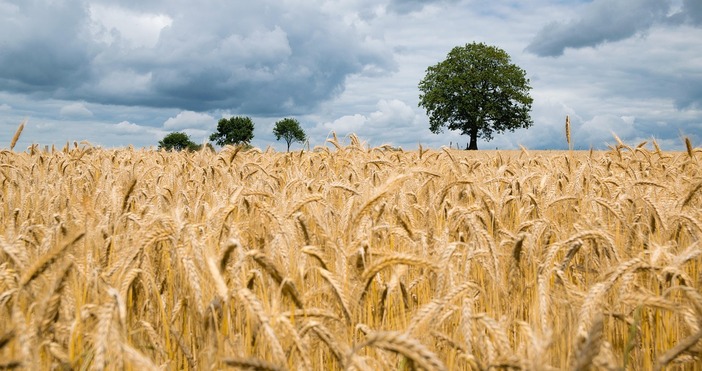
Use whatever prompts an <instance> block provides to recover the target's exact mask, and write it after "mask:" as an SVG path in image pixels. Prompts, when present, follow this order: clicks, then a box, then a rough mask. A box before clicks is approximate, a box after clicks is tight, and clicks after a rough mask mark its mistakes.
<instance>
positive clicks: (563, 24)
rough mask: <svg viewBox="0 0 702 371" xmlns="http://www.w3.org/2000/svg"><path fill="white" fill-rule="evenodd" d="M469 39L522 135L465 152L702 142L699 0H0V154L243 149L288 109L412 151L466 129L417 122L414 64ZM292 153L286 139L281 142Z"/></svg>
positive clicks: (463, 140)
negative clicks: (209, 146)
mask: <svg viewBox="0 0 702 371" xmlns="http://www.w3.org/2000/svg"><path fill="white" fill-rule="evenodd" d="M472 42H483V43H486V44H489V45H494V46H497V47H499V48H501V49H503V50H505V51H506V52H507V53H508V54H509V55H510V56H511V61H512V62H513V63H514V64H516V65H518V66H520V67H521V68H522V69H524V70H525V71H526V73H527V77H528V78H529V79H530V84H531V87H532V90H531V96H532V98H533V99H534V102H533V105H532V112H531V116H532V119H533V121H534V124H533V126H532V127H531V128H529V129H519V130H517V131H515V132H507V133H505V134H497V135H495V137H494V139H493V140H492V141H490V142H485V141H479V142H478V146H479V148H481V149H495V148H498V149H518V148H520V146H524V147H525V148H527V149H564V148H567V143H566V140H565V134H564V132H565V129H564V126H565V125H564V123H565V117H566V115H568V116H570V121H571V138H572V141H573V145H574V147H575V148H576V149H589V148H595V149H606V148H607V146H608V145H612V144H614V143H616V141H615V139H614V136H613V134H612V133H615V134H616V135H617V136H618V137H619V138H621V139H622V140H623V141H624V142H626V143H629V144H632V145H633V144H638V143H640V142H643V141H649V143H650V142H651V141H652V140H653V139H655V140H656V141H657V142H658V144H659V145H660V146H661V147H662V148H663V149H668V150H676V149H681V148H684V142H683V140H682V138H683V137H689V138H690V139H691V140H692V143H693V145H695V146H700V145H702V1H700V0H590V1H587V0H530V1H518V0H511V1H508V0H493V1H481V0H424V1H421V0H336V1H324V0H257V1H240V0H237V1H224V0H199V1H189V0H123V1H107V0H103V1H88V0H9V1H8V0H0V148H8V147H9V143H10V141H11V138H12V136H13V134H14V133H15V130H16V128H17V127H18V125H19V123H20V122H23V121H24V120H26V122H27V123H26V126H25V128H24V131H23V132H22V135H21V137H20V140H19V141H18V143H17V145H16V147H15V150H25V149H26V148H27V147H28V146H30V145H31V144H33V143H36V144H40V145H57V146H63V145H64V144H65V143H66V142H71V143H72V142H74V141H77V142H81V141H87V142H89V143H90V144H92V145H93V146H101V147H104V148H113V147H125V146H129V145H133V146H134V147H136V148H142V147H147V148H148V147H156V146H157V145H158V141H159V140H160V139H162V138H163V137H164V136H165V135H167V134H168V133H170V132H174V131H184V132H186V133H187V134H188V135H190V137H191V139H192V140H193V141H194V142H196V143H204V142H205V141H207V140H208V137H209V135H210V134H211V133H212V132H214V131H215V129H216V126H217V121H218V120H220V119H221V118H228V117H231V116H236V115H242V116H249V117H251V118H252V119H253V121H254V123H255V133H254V135H255V136H254V139H253V141H252V144H253V145H254V146H256V147H259V148H261V149H266V148H268V147H272V148H274V149H275V150H282V151H284V150H285V148H286V144H285V141H284V140H281V141H276V139H275V136H274V135H273V133H272V131H273V127H274V125H275V122H276V121H278V120H280V119H282V118H286V117H292V118H296V119H297V120H298V121H299V122H300V123H301V125H302V127H303V129H304V130H305V132H306V133H307V135H308V137H309V143H308V145H309V146H310V147H311V148H313V147H315V146H319V145H325V142H326V140H327V139H328V138H330V137H331V135H332V132H335V133H336V134H337V136H339V137H340V138H342V142H344V141H346V142H348V138H347V139H343V138H344V137H346V136H348V135H349V134H350V133H355V134H356V135H357V136H358V137H359V139H360V140H361V141H363V142H365V143H366V144H367V145H368V146H371V147H375V146H380V145H385V144H390V145H393V146H400V147H402V148H404V149H416V148H418V146H419V145H420V144H421V145H422V146H424V147H425V148H426V147H431V148H440V147H442V146H449V145H451V146H453V147H456V146H457V145H460V146H461V147H462V148H464V147H465V146H466V145H467V143H468V141H469V138H468V137H467V136H465V135H460V133H458V132H452V131H449V130H445V131H444V132H442V133H440V134H434V133H432V132H431V131H429V119H428V117H427V115H426V112H425V111H424V109H423V108H422V107H419V106H418V102H419V90H418V87H417V85H418V83H419V81H421V79H422V78H424V76H425V74H426V69H427V67H429V66H432V65H435V64H437V63H439V62H441V61H442V60H444V59H445V58H446V55H447V54H448V52H449V51H450V50H451V49H452V48H454V47H456V46H463V45H465V44H469V43H472ZM299 148H301V145H300V144H299V143H298V144H293V146H292V149H299Z"/></svg>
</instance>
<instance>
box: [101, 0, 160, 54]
mask: <svg viewBox="0 0 702 371" xmlns="http://www.w3.org/2000/svg"><path fill="white" fill-rule="evenodd" d="M88 9H89V14H90V21H89V22H90V25H89V28H90V30H91V33H92V36H93V39H94V40H95V41H102V42H104V43H107V44H112V43H114V42H115V41H116V40H125V41H126V42H128V43H131V44H132V45H133V46H136V47H153V46H155V45H156V43H157V42H158V39H159V36H160V33H161V30H162V29H163V28H165V27H168V26H170V25H171V24H172V23H173V19H172V18H170V17H168V16H167V15H164V14H149V13H140V12H137V11H133V10H130V9H125V8H120V7H116V6H114V5H104V4H99V3H93V4H89V5H88Z"/></svg>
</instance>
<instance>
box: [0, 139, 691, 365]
mask: <svg viewBox="0 0 702 371" xmlns="http://www.w3.org/2000/svg"><path fill="white" fill-rule="evenodd" d="M350 141H351V142H350V144H340V143H339V142H338V141H337V140H336V139H332V140H330V142H331V143H330V145H329V148H326V147H325V148H317V149H316V150H315V151H311V152H307V151H305V152H295V153H278V152H273V151H266V152H262V151H260V150H257V149H252V150H248V151H245V150H240V149H239V148H235V147H227V148H225V149H223V150H222V151H220V152H219V153H214V152H211V151H208V150H204V151H201V152H196V153H188V152H158V151H154V150H135V149H121V150H105V149H99V148H93V147H91V146H89V145H87V144H80V145H79V144H76V145H71V146H66V148H64V149H63V150H61V149H55V150H52V149H49V150H46V149H44V148H39V147H36V146H35V147H32V148H30V149H28V150H27V151H24V152H12V151H8V150H3V151H0V369H2V368H23V369H32V370H34V369H98V370H99V369H116V370H122V369H134V370H142V369H158V368H162V369H195V370H205V369H222V368H227V367H231V368H237V367H238V368H240V369H259V370H276V369H291V370H298V369H310V370H312V369H314V370H327V369H331V370H333V369H358V370H369V369H378V370H380V369H386V370H410V369H413V368H416V369H427V370H435V369H437V370H441V369H451V370H461V369H465V370H487V369H509V368H512V369H529V370H549V369H576V370H583V369H588V368H589V367H590V366H595V367H596V368H598V369H605V370H607V369H608V370H616V369H621V368H622V367H626V368H629V369H642V370H649V369H655V368H659V367H667V368H669V369H671V368H672V369H697V370H699V369H702V361H701V358H700V353H701V351H702V342H701V341H700V339H701V338H702V244H701V242H700V238H701V237H702V168H701V167H700V162H702V150H700V149H694V148H690V147H688V151H685V152H661V151H660V150H659V149H658V148H657V147H655V148H654V147H653V146H651V145H648V146H644V145H641V146H639V147H629V146H626V145H624V144H621V143H620V144H619V145H618V146H617V147H616V148H612V149H611V150H609V151H601V152H597V151H596V152H568V151H558V152H536V151H528V150H526V149H524V150H522V151H501V152H497V151H478V152H467V151H457V150H448V149H442V150H423V149H421V148H420V149H419V150H413V151H402V150H397V149H393V148H390V147H388V146H386V147H380V148H367V147H366V146H365V145H364V144H363V143H360V142H359V141H358V139H357V138H355V137H353V136H351V138H350Z"/></svg>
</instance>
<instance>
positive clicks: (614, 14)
mask: <svg viewBox="0 0 702 371" xmlns="http://www.w3.org/2000/svg"><path fill="white" fill-rule="evenodd" d="M669 7H670V5H669V2H667V1H661V0H595V1H593V2H592V3H590V4H588V5H587V6H585V7H584V8H583V11H582V16H581V17H580V18H579V19H576V20H572V21H570V22H557V21H554V22H551V23H549V24H547V25H546V26H545V27H544V28H542V29H541V31H539V32H538V34H537V35H536V36H535V37H534V39H533V40H532V41H531V43H530V44H529V45H528V46H527V48H526V50H527V51H529V52H531V53H534V54H536V55H539V56H542V57H545V56H550V57H556V56H559V55H562V54H563V52H564V51H565V49H566V48H582V47H588V46H597V45H600V44H603V43H606V42H614V41H619V40H623V39H626V38H629V37H631V36H633V35H635V34H637V33H639V32H644V31H646V30H648V29H649V28H650V27H651V26H652V25H653V24H654V23H655V22H657V21H661V20H663V19H665V17H666V15H667V12H668V10H669Z"/></svg>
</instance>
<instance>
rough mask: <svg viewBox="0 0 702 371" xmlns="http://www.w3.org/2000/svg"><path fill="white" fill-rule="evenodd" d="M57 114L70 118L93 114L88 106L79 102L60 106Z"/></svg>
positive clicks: (85, 116)
mask: <svg viewBox="0 0 702 371" xmlns="http://www.w3.org/2000/svg"><path fill="white" fill-rule="evenodd" d="M59 114H60V115H61V116H62V117H70V118H87V117H92V116H93V113H92V112H91V111H90V110H89V109H88V107H86V106H85V104H83V103H80V102H76V103H70V104H67V105H65V106H63V107H61V110H60V111H59Z"/></svg>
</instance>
